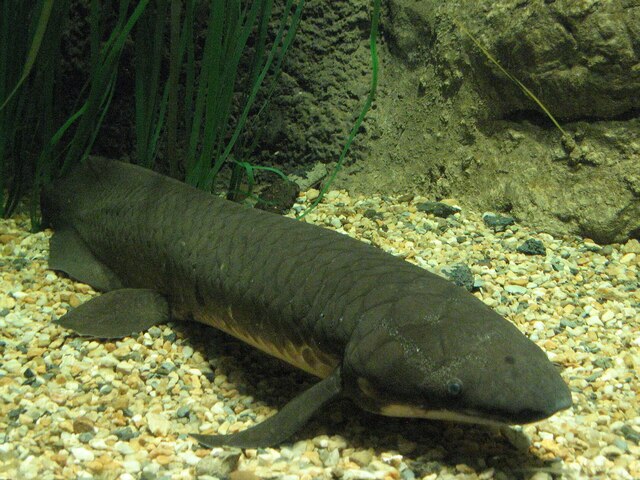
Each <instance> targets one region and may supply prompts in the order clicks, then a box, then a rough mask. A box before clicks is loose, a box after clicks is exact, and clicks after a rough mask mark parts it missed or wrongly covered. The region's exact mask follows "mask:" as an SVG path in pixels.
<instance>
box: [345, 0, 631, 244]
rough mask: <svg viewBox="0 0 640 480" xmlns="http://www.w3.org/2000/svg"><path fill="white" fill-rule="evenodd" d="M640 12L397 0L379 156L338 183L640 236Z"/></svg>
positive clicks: (604, 233) (374, 148)
mask: <svg viewBox="0 0 640 480" xmlns="http://www.w3.org/2000/svg"><path fill="white" fill-rule="evenodd" d="M639 14H640V3H639V2H637V1H626V2H625V1H612V2H580V3H579V4H578V3H570V2H542V1H517V2H516V1H513V0H503V1H498V2H493V1H492V2H489V1H484V0H483V1H480V2H464V3H460V4H458V3H455V4H454V3H452V2H434V1H422V2H415V1H412V0H391V1H390V2H389V8H388V12H387V14H386V15H385V17H384V22H383V25H384V31H385V32H386V39H387V40H388V42H389V43H388V47H389V48H388V50H384V49H383V50H382V52H383V54H382V55H383V65H384V68H383V75H382V78H381V84H380V88H379V92H378V98H377V109H376V110H375V111H374V112H373V113H372V114H371V115H370V116H369V119H368V122H369V123H368V126H367V130H368V132H369V138H368V139H367V142H368V147H369V148H370V152H371V155H370V158H368V159H367V161H366V162H359V164H358V165H356V166H353V167H351V168H350V169H348V171H349V172H350V173H352V174H354V175H352V176H351V177H350V178H349V177H345V176H343V177H342V179H341V180H340V182H339V184H338V185H339V186H343V187H346V188H349V189H351V190H352V191H359V192H368V191H369V192H370V191H385V192H388V193H404V192H407V191H414V192H420V193H422V194H427V195H429V196H432V197H433V198H434V199H435V200H438V199H441V198H446V197H451V196H453V197H456V198H458V199H459V200H461V201H462V202H463V203H464V204H470V205H473V206H474V207H475V208H478V209H482V210H494V211H505V212H509V213H510V215H512V216H514V217H515V218H516V219H517V220H518V221H520V222H523V223H526V224H528V225H531V226H533V227H534V228H536V229H540V230H544V231H548V232H552V233H555V234H566V233H570V234H580V235H583V236H587V237H590V238H593V239H595V240H597V241H599V242H603V243H607V242H614V241H623V240H624V239H626V238H629V237H637V236H638V235H640V161H638V159H639V158H640V122H639V121H638V118H637V112H638V108H639V107H640V95H639V93H640V70H639V66H640V58H639V53H638V52H639V51H640V50H639V49H638V45H640V33H639V32H638V28H639V27H638V25H640V22H638V21H637V19H638V15H639ZM463 29H466V30H467V31H469V32H471V33H472V34H473V35H474V37H476V38H477V39H478V41H479V42H480V43H481V44H482V45H483V46H484V47H485V48H486V49H487V51H488V52H489V53H490V55H491V56H493V57H494V58H496V59H497V61H498V62H500V64H501V65H502V66H503V67H505V68H506V69H507V70H508V71H509V72H510V74H512V75H513V76H515V77H516V78H518V79H519V80H520V81H522V82H523V83H524V84H525V85H527V86H528V87H529V88H530V90H531V91H532V92H534V94H536V95H537V96H539V98H540V100H541V101H542V102H543V103H544V104H545V105H546V107H547V108H548V109H549V110H550V111H551V112H552V113H553V114H554V115H555V116H556V117H557V118H558V119H559V120H560V122H561V124H562V127H563V129H564V130H565V131H566V132H567V133H568V134H569V135H570V136H571V137H573V140H569V141H566V139H565V141H563V139H562V133H561V132H560V131H559V130H558V129H556V128H555V127H554V126H553V124H552V123H551V122H550V121H549V119H548V118H547V117H546V115H544V114H543V113H542V112H541V111H540V110H539V109H538V107H537V106H536V104H535V103H534V102H533V101H532V100H531V99H530V98H528V97H527V96H526V95H524V94H523V93H522V92H521V91H520V89H519V88H518V86H517V85H516V84H515V83H514V82H513V81H511V80H509V79H508V78H506V77H505V76H504V74H503V73H502V72H501V71H500V70H499V69H498V68H497V67H496V66H495V65H494V64H493V63H492V62H491V61H490V60H489V59H488V57H487V56H486V55H485V54H484V53H482V51H481V50H480V49H479V48H478V47H477V46H476V45H474V43H473V42H472V40H471V38H470V37H469V36H467V35H466V34H465V33H464V31H463Z"/></svg>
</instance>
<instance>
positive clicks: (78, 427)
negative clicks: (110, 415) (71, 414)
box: [73, 417, 94, 433]
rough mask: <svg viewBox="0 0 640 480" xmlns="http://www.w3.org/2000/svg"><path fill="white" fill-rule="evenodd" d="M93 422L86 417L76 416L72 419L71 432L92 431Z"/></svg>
mask: <svg viewBox="0 0 640 480" xmlns="http://www.w3.org/2000/svg"><path fill="white" fill-rule="evenodd" d="M93 429H94V424H93V422H92V421H91V419H89V418H87V417H78V418H76V419H75V420H74V421H73V433H85V432H93Z"/></svg>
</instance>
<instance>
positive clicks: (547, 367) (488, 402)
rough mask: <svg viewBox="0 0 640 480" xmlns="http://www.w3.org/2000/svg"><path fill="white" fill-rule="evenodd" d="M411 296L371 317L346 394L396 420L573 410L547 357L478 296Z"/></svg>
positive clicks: (458, 292) (356, 341)
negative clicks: (432, 302)
mask: <svg viewBox="0 0 640 480" xmlns="http://www.w3.org/2000/svg"><path fill="white" fill-rule="evenodd" d="M448 293H449V294H448V295H447V296H446V297H443V298H441V299H439V300H440V301H439V302H437V305H438V307H437V308H430V307H429V305H428V304H427V303H426V302H424V300H423V299H422V298H421V297H420V296H418V295H415V294H412V293H411V292H407V293H406V296H404V297H403V298H400V299H398V300H396V301H395V302H393V303H389V304H382V305H380V306H378V307H377V308H376V309H375V310H371V311H369V312H368V316H367V318H366V319H363V320H362V321H361V322H360V323H359V324H358V326H357V327H356V329H355V331H354V332H353V335H352V338H351V340H350V342H349V344H348V345H347V349H346V353H345V358H344V362H343V375H344V384H345V393H346V394H347V395H348V396H350V397H351V398H352V399H353V400H354V401H355V402H356V403H358V404H359V405H360V406H361V407H362V408H364V409H366V410H369V411H372V412H375V413H380V414H383V415H391V416H415V417H423V418H434V419H447V420H457V421H466V422H473V423H510V424H513V423H518V424H520V423H529V422H533V421H538V420H542V419H544V418H547V417H549V416H550V415H552V414H553V413H555V412H557V411H559V410H562V409H565V408H568V407H570V406H571V394H570V392H569V389H568V387H567V385H566V384H565V383H564V381H563V380H562V378H561V377H560V375H559V373H558V372H557V371H556V369H555V367H554V366H553V365H552V364H551V362H550V361H549V360H548V358H547V356H546V354H545V353H544V352H543V351H542V350H541V349H540V348H539V347H538V346H537V345H535V344H534V343H533V342H532V341H530V340H529V339H528V338H526V337H525V336H524V335H523V334H522V333H521V332H520V331H519V330H518V329H517V328H516V327H515V326H513V325H512V324H511V323H509V322H508V321H507V320H505V319H504V318H502V317H501V316H500V315H498V314H497V313H495V312H494V311H493V310H491V309H490V308H489V307H487V306H486V305H485V304H484V303H482V302H481V301H480V300H478V299H477V298H475V297H474V296H473V295H469V294H468V293H467V292H466V291H464V290H462V289H460V288H458V287H454V286H451V285H450V286H449V292H448Z"/></svg>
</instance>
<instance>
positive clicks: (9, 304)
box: [0, 295, 16, 310]
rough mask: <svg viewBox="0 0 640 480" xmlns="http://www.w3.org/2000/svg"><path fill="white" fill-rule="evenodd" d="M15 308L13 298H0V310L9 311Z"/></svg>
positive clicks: (4, 296)
mask: <svg viewBox="0 0 640 480" xmlns="http://www.w3.org/2000/svg"><path fill="white" fill-rule="evenodd" d="M15 306H16V301H15V299H14V298H13V297H10V296H8V295H2V296H1V297H0V308H6V309H7V310H11V309H13V308H14V307H15Z"/></svg>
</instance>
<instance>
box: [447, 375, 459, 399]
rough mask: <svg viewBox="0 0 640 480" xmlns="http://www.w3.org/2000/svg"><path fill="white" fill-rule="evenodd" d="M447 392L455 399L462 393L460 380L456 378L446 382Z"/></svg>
mask: <svg viewBox="0 0 640 480" xmlns="http://www.w3.org/2000/svg"><path fill="white" fill-rule="evenodd" d="M447 392H448V393H449V395H451V396H452V397H457V396H458V395H460V394H461V393H462V380H460V379H458V378H452V379H451V380H449V381H448V382H447Z"/></svg>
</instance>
